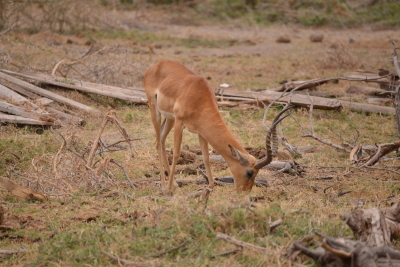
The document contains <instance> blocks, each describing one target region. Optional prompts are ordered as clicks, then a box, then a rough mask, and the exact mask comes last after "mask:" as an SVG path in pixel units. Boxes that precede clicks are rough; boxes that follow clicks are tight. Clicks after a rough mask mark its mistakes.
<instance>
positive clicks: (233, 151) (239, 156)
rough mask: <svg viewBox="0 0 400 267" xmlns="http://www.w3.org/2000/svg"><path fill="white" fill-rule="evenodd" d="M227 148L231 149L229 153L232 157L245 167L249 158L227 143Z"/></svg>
mask: <svg viewBox="0 0 400 267" xmlns="http://www.w3.org/2000/svg"><path fill="white" fill-rule="evenodd" d="M228 146H229V149H230V150H231V155H232V157H233V158H234V159H237V160H239V162H240V165H242V166H244V167H246V166H248V165H249V158H248V157H247V155H246V154H244V153H242V152H240V151H239V150H237V149H236V148H234V147H233V146H231V145H228Z"/></svg>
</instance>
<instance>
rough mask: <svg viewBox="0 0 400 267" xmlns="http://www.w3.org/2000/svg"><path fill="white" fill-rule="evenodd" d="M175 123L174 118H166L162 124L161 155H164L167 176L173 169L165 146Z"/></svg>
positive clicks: (163, 160) (163, 161)
mask: <svg viewBox="0 0 400 267" xmlns="http://www.w3.org/2000/svg"><path fill="white" fill-rule="evenodd" d="M174 123H175V120H173V119H165V120H164V122H163V124H162V125H161V136H160V142H161V157H162V164H163V165H164V174H165V176H167V177H169V174H170V172H171V171H170V168H169V162H168V157H167V150H166V148H165V141H166V139H167V136H168V134H169V132H170V131H171V129H172V127H173V126H174Z"/></svg>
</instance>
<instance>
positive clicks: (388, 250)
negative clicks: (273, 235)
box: [288, 202, 400, 267]
mask: <svg viewBox="0 0 400 267" xmlns="http://www.w3.org/2000/svg"><path fill="white" fill-rule="evenodd" d="M343 219H344V220H345V222H346V223H347V225H348V226H349V227H350V229H351V230H352V231H353V233H354V238H355V241H354V240H350V239H347V238H331V237H328V236H324V235H322V234H320V233H317V235H318V236H319V237H321V239H322V242H321V243H316V242H315V241H314V240H312V238H311V239H310V238H303V239H302V240H300V241H297V242H294V243H293V246H292V248H291V249H290V250H289V252H288V254H289V256H290V257H291V259H292V260H294V258H295V257H296V255H297V254H298V252H301V253H303V254H304V255H306V256H307V257H310V258H312V259H314V260H315V261H317V262H318V263H319V264H321V265H322V266H335V267H342V266H343V267H345V266H354V267H364V266H382V267H383V266H400V251H398V250H395V249H393V248H392V247H391V246H392V240H397V239H398V238H399V237H400V202H397V203H395V204H393V205H392V206H391V207H389V208H388V209H386V211H385V212H382V211H381V210H380V209H378V208H371V209H356V210H354V211H352V212H351V213H345V214H343ZM306 243H308V245H307V244H306ZM310 245H312V246H315V245H316V246H317V248H315V249H311V248H309V247H308V246H310Z"/></svg>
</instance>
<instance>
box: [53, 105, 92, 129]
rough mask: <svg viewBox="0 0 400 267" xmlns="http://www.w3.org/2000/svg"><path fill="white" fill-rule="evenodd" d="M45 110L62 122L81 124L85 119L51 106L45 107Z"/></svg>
mask: <svg viewBox="0 0 400 267" xmlns="http://www.w3.org/2000/svg"><path fill="white" fill-rule="evenodd" d="M46 111H48V112H49V113H50V115H52V116H53V117H55V118H56V119H58V120H60V121H61V122H62V124H63V123H67V124H75V125H83V124H84V123H85V121H84V120H83V119H81V118H79V117H77V116H74V115H71V114H68V113H65V112H62V111H60V110H57V109H55V108H52V107H46Z"/></svg>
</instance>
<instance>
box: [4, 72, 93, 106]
mask: <svg viewBox="0 0 400 267" xmlns="http://www.w3.org/2000/svg"><path fill="white" fill-rule="evenodd" d="M1 79H3V80H7V81H8V82H10V83H13V84H16V85H18V86H20V87H23V88H24V89H26V90H28V91H31V92H33V93H35V94H38V95H41V96H44V97H47V98H50V99H52V100H55V101H57V102H61V103H63V104H66V105H69V106H72V107H75V108H77V109H80V110H83V111H85V112H99V111H98V110H96V109H94V108H92V107H89V106H87V105H84V104H82V103H79V102H76V101H74V100H71V99H68V98H66V97H63V96H60V95H58V94H55V93H53V92H50V91H48V90H45V89H42V88H39V87H37V86H35V85H33V84H30V83H28V82H25V81H22V80H19V79H17V78H15V77H12V76H10V75H8V74H5V73H3V72H1V71H0V80H1Z"/></svg>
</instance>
